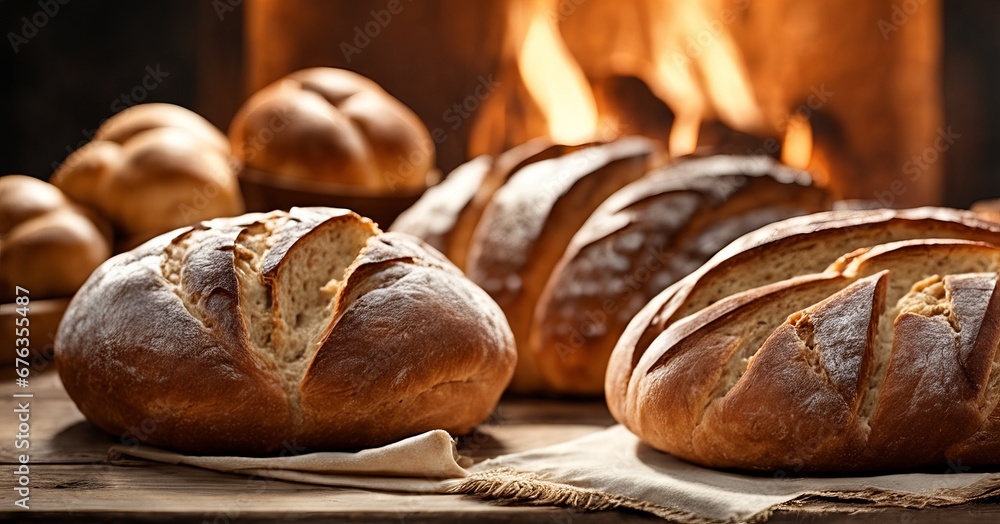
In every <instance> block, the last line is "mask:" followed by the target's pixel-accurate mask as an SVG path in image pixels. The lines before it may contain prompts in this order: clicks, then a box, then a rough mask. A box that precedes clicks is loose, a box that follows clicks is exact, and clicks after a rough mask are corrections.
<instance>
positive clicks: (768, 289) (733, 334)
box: [606, 208, 1000, 472]
mask: <svg viewBox="0 0 1000 524" xmlns="http://www.w3.org/2000/svg"><path fill="white" fill-rule="evenodd" d="M998 244H1000V225H997V224H992V223H989V222H985V221H982V220H979V219H977V218H976V217H975V215H974V214H973V213H970V212H962V211H957V210H948V209H938V208H922V209H914V210H905V211H892V210H881V211H835V212H829V213H820V214H816V215H811V216H807V217H800V218H793V219H789V220H787V221H784V222H779V223H776V224H773V225H771V226H767V227H764V228H762V229H760V230H758V231H756V232H754V233H751V234H749V235H746V236H744V237H742V238H740V239H739V240H737V241H735V242H733V243H732V244H730V245H729V246H728V247H726V248H725V249H724V250H722V251H721V252H720V253H719V254H718V255H717V256H716V257H714V258H713V259H712V260H710V261H709V262H708V263H706V264H705V265H704V266H702V267H701V268H700V269H699V270H698V271H696V272H694V273H692V274H691V275H690V276H688V277H686V278H685V279H683V280H681V281H680V282H678V283H677V284H675V285H673V286H671V287H670V288H668V289H667V290H665V291H664V292H663V293H661V294H660V295H658V296H657V298H656V299H654V300H653V301H651V302H650V303H649V304H648V305H647V306H646V307H645V308H644V309H643V310H642V311H641V312H640V313H639V314H638V315H636V317H635V318H634V319H633V320H632V322H631V323H630V324H629V326H628V328H627V329H626V332H625V334H624V335H623V336H622V338H621V340H620V341H619V343H618V345H617V346H616V347H615V350H614V354H613V356H612V359H611V363H610V367H609V372H608V376H607V384H606V386H607V395H608V404H609V406H610V407H611V410H612V414H613V415H614V416H615V418H616V419H617V420H619V421H620V422H622V423H623V424H625V425H626V426H627V427H629V429H631V430H632V431H633V432H635V433H636V434H637V435H639V436H640V437H641V438H642V439H643V440H644V441H646V442H647V443H649V444H650V445H652V446H653V447H656V448H657V449H660V450H662V451H665V452H668V453H671V454H673V455H676V456H678V457H681V458H684V459H685V460H689V461H692V462H695V463H698V464H702V465H706V466H712V467H722V468H740V469H752V470H777V469H781V470H793V471H796V472H801V471H806V472H814V471H827V472H831V471H857V470H877V469H895V468H913V467H923V466H930V465H934V464H940V463H943V462H944V461H946V460H951V461H955V462H958V463H961V464H963V465H982V464H996V463H998V462H1000V424H998V419H997V415H995V414H994V412H995V407H996V404H997V402H998V401H1000V387H998V384H1000V352H998V349H997V348H998V345H1000V309H998V308H1000V292H997V290H996V284H997V272H998V271H1000V247H998Z"/></svg>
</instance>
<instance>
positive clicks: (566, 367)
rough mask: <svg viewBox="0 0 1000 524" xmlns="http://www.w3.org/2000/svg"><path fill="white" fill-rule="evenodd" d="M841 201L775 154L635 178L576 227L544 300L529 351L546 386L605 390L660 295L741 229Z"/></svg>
mask: <svg viewBox="0 0 1000 524" xmlns="http://www.w3.org/2000/svg"><path fill="white" fill-rule="evenodd" d="M831 204H832V202H831V198H830V195H829V194H828V193H827V192H826V191H824V190H822V189H820V188H818V187H816V186H814V185H813V183H812V178H811V177H810V175H809V174H808V173H807V172H805V171H801V170H798V169H792V168H789V167H787V166H783V165H781V164H779V163H778V162H776V161H775V160H774V159H772V158H771V157H767V156H729V155H716V156H710V157H705V158H698V159H691V160H685V161H681V162H679V163H677V164H674V165H672V166H669V167H667V168H664V169H661V170H658V171H655V172H653V173H651V174H650V175H647V177H644V178H642V179H639V180H637V181H635V182H632V183H631V184H629V185H627V186H625V187H624V188H622V189H621V190H619V191H618V192H617V193H615V194H614V195H612V196H611V197H610V198H608V199H607V200H606V201H605V202H604V203H603V204H602V205H601V207H600V208H598V209H597V211H595V212H594V213H593V214H592V215H591V216H590V218H589V219H587V222H586V223H585V224H584V225H583V227H581V228H580V230H579V231H578V232H577V233H576V234H575V235H574V236H573V240H572V241H571V242H570V244H569V247H568V248H567V249H566V250H565V251H564V252H563V254H562V257H561V259H560V260H559V263H558V264H556V266H555V269H554V270H553V271H552V273H551V276H550V277H549V279H548V282H547V283H546V285H545V291H544V292H542V294H541V296H540V297H539V299H538V302H537V305H536V306H535V313H534V314H535V317H534V320H533V322H532V326H531V333H530V340H529V348H530V350H529V353H530V354H531V357H532V358H534V359H535V361H536V362H537V365H538V369H539V371H540V373H541V375H542V378H543V381H544V383H545V386H544V387H545V390H546V391H553V392H559V393H569V394H577V395H600V394H602V393H603V392H604V376H605V372H606V369H607V362H608V359H609V358H610V356H611V351H612V349H614V346H615V343H616V342H617V341H618V338H619V337H620V336H621V334H622V332H623V331H624V330H625V326H626V325H627V324H628V322H629V321H630V320H631V319H632V317H633V316H634V315H635V314H636V313H637V312H638V311H639V310H640V309H641V308H642V307H643V306H644V305H645V304H646V303H647V302H649V300H650V299H652V298H653V297H654V296H656V295H657V294H658V293H659V292H660V291H663V290H664V289H665V288H667V287H668V286H670V285H671V284H673V283H674V282H676V281H677V280H679V279H680V278H682V277H684V276H685V275H687V274H688V273H690V272H691V271H694V270H695V269H697V268H698V266H700V265H701V264H702V263H704V262H705V261H706V260H708V259H709V258H710V257H711V256H712V255H714V254H715V253H716V252H717V251H719V250H720V249H722V248H723V247H725V246H726V244H728V243H729V242H731V241H733V240H735V239H736V238H737V237H739V236H741V235H743V234H745V233H748V232H750V231H753V230H754V229H757V228H758V227H761V226H764V225H766V224H769V223H771V222H775V221H778V220H782V219H785V218H788V217H792V216H797V215H803V214H808V213H813V212H817V211H824V210H828V209H830V206H831ZM522 358H523V357H522Z"/></svg>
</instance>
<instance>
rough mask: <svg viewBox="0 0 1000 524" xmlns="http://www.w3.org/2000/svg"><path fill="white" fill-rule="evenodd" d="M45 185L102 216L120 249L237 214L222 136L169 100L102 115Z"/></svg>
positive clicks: (238, 197) (236, 190)
mask: <svg viewBox="0 0 1000 524" xmlns="http://www.w3.org/2000/svg"><path fill="white" fill-rule="evenodd" d="M52 183H53V184H55V185H56V186H58V187H59V188H60V189H62V190H63V191H64V192H66V194H67V195H69V196H70V198H72V199H74V200H76V201H77V202H80V203H82V204H84V205H87V206H90V207H92V208H94V209H96V210H97V211H98V212H100V213H101V214H102V215H103V216H105V217H106V218H107V219H108V220H109V221H110V222H111V223H112V224H113V225H114V227H115V230H116V232H118V233H119V234H120V238H119V239H118V240H117V241H116V243H117V244H119V245H120V246H121V247H123V248H129V247H134V246H135V245H138V244H139V243H141V242H143V241H145V240H148V239H150V238H152V237H154V236H156V235H159V234H160V233H164V232H167V231H170V230H173V229H176V228H178V227H181V226H186V225H190V224H194V223H197V222H199V221H201V220H207V219H210V218H216V217H221V216H232V215H238V214H240V213H242V212H243V198H242V196H241V195H240V189H239V184H238V183H237V181H236V175H235V169H234V167H233V161H232V157H230V155H229V145H228V142H227V141H226V137H225V135H223V134H222V133H221V132H220V131H219V130H218V129H216V128H215V127H214V126H212V124H210V123H209V122H208V121H207V120H205V119H204V118H202V117H201V116H199V115H197V114H195V113H193V112H191V111H189V110H187V109H184V108H183V107H179V106H175V105H170V104H141V105H136V106H132V107H130V108H128V109H126V110H124V111H122V112H121V113H118V114H117V115H115V116H113V117H111V118H109V119H108V120H107V121H105V122H104V123H103V124H102V125H101V127H100V128H99V129H98V130H97V133H96V134H95V135H94V140H93V141H92V142H90V143H88V144H86V145H85V146H83V147H81V148H80V149H78V150H76V151H75V152H73V154H71V155H70V156H69V157H68V158H67V159H66V160H65V161H64V162H63V163H62V165H60V166H59V169H58V170H56V172H55V174H54V175H53V176H52Z"/></svg>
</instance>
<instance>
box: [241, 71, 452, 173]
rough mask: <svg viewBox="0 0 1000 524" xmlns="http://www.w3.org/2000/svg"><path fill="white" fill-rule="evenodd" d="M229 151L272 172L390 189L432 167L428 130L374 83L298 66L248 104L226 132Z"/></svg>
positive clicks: (344, 72) (258, 167) (340, 73)
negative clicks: (227, 133) (293, 71)
mask: <svg viewBox="0 0 1000 524" xmlns="http://www.w3.org/2000/svg"><path fill="white" fill-rule="evenodd" d="M229 139H230V142H231V143H232V148H233V154H234V155H236V156H237V157H238V158H240V159H241V160H242V161H243V162H244V164H246V165H247V166H249V167H252V168H254V169H258V170H260V171H264V172H266V173H270V174H273V175H278V176H284V177H291V178H303V179H309V180H317V181H325V182H335V183H341V184H350V185H355V186H360V187H366V188H372V189H378V190H384V191H393V190H396V189H406V188H417V187H423V186H424V185H426V183H427V175H428V173H429V172H430V171H431V170H432V169H433V167H434V161H435V159H434V144H433V142H432V141H431V138H430V134H429V133H428V131H427V128H426V127H424V125H423V123H422V122H421V121H420V119H419V118H417V116H416V115H415V114H414V113H413V112H412V111H411V110H410V109H409V108H407V107H406V106H404V105H403V104H402V103H401V102H400V101H399V100H396V99H395V98H393V97H392V96H391V95H389V94H388V93H386V92H385V91H384V90H383V89H382V88H381V87H379V86H378V85H377V84H376V83H374V82H372V81H371V80H368V79H367V78H364V77H362V76H360V75H358V74H355V73H352V72H350V71H347V70H343V69H333V68H328V67H315V68H310V69H303V70H301V71H297V72H295V73H292V74H291V75H288V76H286V77H285V78H282V79H280V80H278V81H276V82H274V83H273V84H271V85H269V86H267V87H265V88H264V89H261V90H260V91H258V92H257V93H255V94H254V95H253V96H251V97H250V99H248V100H247V101H246V102H245V103H244V104H243V106H242V107H241V108H240V110H239V112H238V113H237V114H236V116H235V117H234V118H233V121H232V123H231V124H230V127H229Z"/></svg>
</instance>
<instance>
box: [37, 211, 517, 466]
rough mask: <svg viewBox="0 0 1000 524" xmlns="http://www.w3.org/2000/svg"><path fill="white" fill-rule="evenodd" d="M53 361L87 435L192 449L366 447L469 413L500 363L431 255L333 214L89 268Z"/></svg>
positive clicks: (508, 357) (278, 218)
mask: <svg viewBox="0 0 1000 524" xmlns="http://www.w3.org/2000/svg"><path fill="white" fill-rule="evenodd" d="M56 360H57V364H58V368H59V373H60V376H61V378H62V380H63V383H64V385H65V387H66V390H67V392H68V393H69V395H70V397H71V398H72V399H73V400H74V402H76V404H77V406H78V407H79V408H80V410H81V412H83V414H84V415H86V416H87V418H88V419H89V420H91V421H92V422H94V423H95V424H97V425H98V426H100V427H101V428H103V429H104V430H106V431H108V432H110V433H113V434H116V435H122V437H123V438H126V437H129V436H131V437H130V438H136V439H138V440H139V441H140V442H143V443H147V444H152V445H161V446H167V447H171V448H174V449H178V450H181V451H185V452H194V453H233V454H251V455H256V454H268V453H274V452H276V451H278V450H281V449H282V448H283V447H287V446H300V447H306V448H310V449H350V448H360V447H370V446H379V445H383V444H387V443H390V442H394V441H397V440H399V439H401V438H405V437H407V436H411V435H414V434H417V433H420V432H423V431H427V430H431V429H445V430H447V431H450V432H453V433H456V434H459V433H466V432H468V431H470V430H471V429H472V428H473V427H474V426H475V425H476V424H478V423H480V422H482V421H483V420H485V419H486V418H487V417H488V416H489V414H490V412H491V411H492V410H493V408H494V407H495V405H496V402H497V401H498V399H499V396H500V394H501V392H502V391H503V389H504V387H505V386H506V385H507V382H508V381H509V380H510V377H511V374H512V373H513V367H514V364H515V360H516V351H515V349H514V346H513V338H512V336H511V333H510V330H509V328H508V327H507V325H506V322H505V321H504V318H503V313H502V312H501V311H500V309H499V308H498V307H497V306H496V304H495V303H494V302H492V300H490V298H489V297H488V296H487V295H486V294H485V293H484V292H482V291H481V290H480V289H478V288H477V287H475V286H474V285H473V284H472V283H471V282H469V281H468V280H466V279H465V278H464V277H462V276H461V273H460V272H459V271H458V270H457V269H456V268H454V266H452V265H451V264H450V263H448V262H447V261H446V260H445V259H444V258H443V256H441V255H440V254H439V253H436V252H435V251H434V250H433V249H432V248H429V247H428V246H426V245H425V244H422V243H421V242H420V241H419V240H417V239H415V238H413V237H409V236H407V235H402V234H396V233H382V232H381V231H379V230H378V229H377V228H376V227H375V226H374V224H373V223H372V222H371V221H370V220H368V219H364V218H361V217H359V216H357V215H356V214H354V213H351V212H349V211H346V210H338V209H329V208H293V209H292V210H291V211H290V212H287V213H286V212H280V211H276V212H272V213H269V214H248V215H244V216H241V217H236V218H232V219H217V220H212V221H208V222H203V223H201V224H200V225H198V226H194V227H190V228H183V229H179V230H176V231H173V232H171V233H167V234H165V235H162V236H159V237H157V238H154V239H153V240H151V241H149V242H147V243H146V244H143V245H142V246H140V247H138V248H136V249H135V250H133V251H130V252H127V253H124V254H122V255H119V256H117V257H115V258H113V259H111V260H110V261H108V262H107V263H106V264H104V265H102V266H101V267H100V268H98V269H97V271H95V272H94V274H93V275H92V276H91V278H90V279H89V280H88V281H87V283H86V284H85V285H84V286H83V288H82V289H81V290H80V292H79V293H78V294H77V296H76V297H75V298H74V299H73V301H72V303H71V304H70V306H69V309H68V310H67V313H66V317H65V318H64V320H63V322H62V324H61V326H60V330H59V333H58V336H57V338H56Z"/></svg>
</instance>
